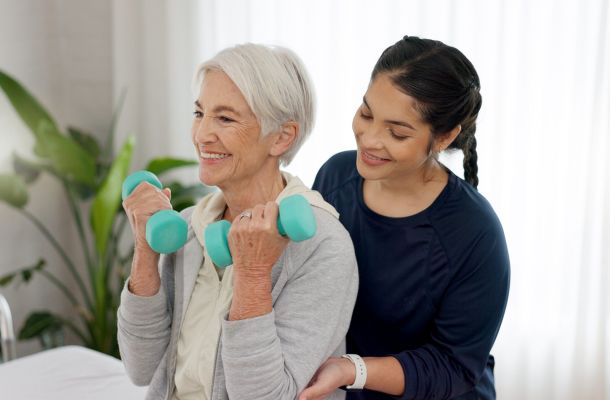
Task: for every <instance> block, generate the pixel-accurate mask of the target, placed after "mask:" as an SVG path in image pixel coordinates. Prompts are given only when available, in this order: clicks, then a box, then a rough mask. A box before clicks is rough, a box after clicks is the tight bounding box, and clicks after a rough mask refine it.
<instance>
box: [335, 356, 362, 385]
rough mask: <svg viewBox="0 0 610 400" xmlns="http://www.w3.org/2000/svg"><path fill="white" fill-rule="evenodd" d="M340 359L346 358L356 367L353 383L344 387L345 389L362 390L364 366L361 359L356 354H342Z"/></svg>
mask: <svg viewBox="0 0 610 400" xmlns="http://www.w3.org/2000/svg"><path fill="white" fill-rule="evenodd" d="M341 357H343V358H347V359H348V360H350V361H351V362H352V363H354V366H355V367H356V379H355V380H354V383H353V384H351V385H348V386H346V387H345V388H346V389H363V388H364V384H365V383H366V364H365V363H364V360H363V359H362V357H360V356H359V355H358V354H344V355H342V356H341Z"/></svg>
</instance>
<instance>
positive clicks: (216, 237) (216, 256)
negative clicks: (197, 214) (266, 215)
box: [203, 194, 316, 268]
mask: <svg viewBox="0 0 610 400" xmlns="http://www.w3.org/2000/svg"><path fill="white" fill-rule="evenodd" d="M229 229H231V223H230V222H229V221H226V220H222V221H218V222H214V223H213V224H210V225H208V226H207V228H206V229H205V232H204V235H203V236H204V240H205V247H206V249H207V251H208V254H209V255H210V258H211V259H212V262H214V264H216V266H218V267H219V268H225V267H227V266H229V265H231V264H233V258H232V257H231V251H230V250H229V241H228V236H229ZM277 231H278V232H279V234H280V235H282V236H288V237H289V238H290V239H291V240H292V241H295V242H301V241H303V240H307V239H309V238H311V237H313V235H315V234H316V218H315V217H314V215H313V210H312V209H311V205H310V204H309V202H308V201H307V200H306V199H305V197H303V196H301V195H299V194H295V195H292V196H288V197H286V198H284V199H283V200H282V201H280V205H279V215H278V218H277Z"/></svg>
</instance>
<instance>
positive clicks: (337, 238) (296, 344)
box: [118, 185, 358, 400]
mask: <svg viewBox="0 0 610 400" xmlns="http://www.w3.org/2000/svg"><path fill="white" fill-rule="evenodd" d="M287 189H289V188H288V187H287ZM299 191H301V192H302V193H303V194H304V195H305V197H306V198H307V199H308V200H309V201H310V202H311V203H312V205H313V206H314V207H313V209H314V215H315V218H316V222H317V225H318V230H317V233H316V235H315V236H314V237H313V238H311V239H309V240H306V241H303V242H299V243H294V242H290V244H289V245H288V246H287V247H286V250H285V251H284V253H283V254H282V256H281V257H280V259H279V260H278V261H277V263H276V264H275V265H274V267H273V270H272V272H271V274H272V283H273V289H272V298H273V311H272V312H271V313H269V314H267V315H263V316H260V317H256V318H251V319H246V320H241V321H228V320H227V318H226V317H225V318H224V319H223V321H222V329H221V334H220V336H221V337H220V341H219V345H218V351H217V356H216V363H215V369H214V380H213V386H212V399H214V400H220V399H223V400H224V399H231V400H238V399H248V400H255V399H261V400H263V399H268V400H281V399H294V398H296V396H298V394H299V393H300V392H301V391H302V390H303V389H304V388H305V386H306V385H307V383H308V382H309V380H310V379H311V377H312V376H313V374H314V373H315V371H316V370H317V368H318V367H319V366H320V365H321V364H322V363H323V362H324V361H325V360H326V359H327V358H328V357H330V356H338V355H341V354H343V353H344V352H345V334H346V332H347V329H348V327H349V322H350V319H351V315H352V310H353V307H354V303H355V300H356V294H357V290H358V272H357V266H356V259H355V255H354V249H353V245H352V242H351V239H350V237H349V234H348V233H347V231H346V230H345V228H343V226H342V225H341V223H340V222H339V221H338V220H337V218H336V215H333V213H332V212H330V211H329V207H330V206H329V205H328V204H326V203H325V204H322V203H319V202H322V201H323V200H322V199H321V197H319V198H318V197H317V196H316V195H317V193H315V192H311V191H309V189H307V188H306V187H305V186H304V185H302V189H296V188H295V186H294V185H290V193H289V194H294V193H297V192H299ZM282 193H283V194H284V195H286V193H284V192H282ZM318 196H319V195H318ZM280 197H282V195H280ZM194 208H195V207H191V208H189V209H186V210H184V211H183V212H182V215H183V217H184V218H185V219H186V220H187V221H189V234H188V240H187V243H186V245H185V246H184V247H183V248H182V249H180V250H179V251H178V252H176V253H173V254H168V255H162V256H161V259H160V262H159V268H160V273H161V281H162V285H161V288H160V290H159V292H158V293H157V294H156V295H154V296H152V297H139V296H136V295H134V294H132V293H130V292H129V291H128V290H127V285H125V287H124V289H123V292H122V293H121V305H120V307H119V311H118V340H119V347H120V350H121V357H122V359H123V363H124V365H125V368H126V370H127V373H128V375H129V377H130V378H131V379H132V381H133V382H134V383H135V384H137V385H149V390H148V393H147V396H146V399H147V400H152V399H163V400H168V399H170V398H171V395H172V392H173V389H174V374H175V368H176V354H177V343H178V338H179V336H180V326H181V322H182V317H183V315H184V311H185V310H186V307H187V306H188V304H185V300H184V299H190V294H191V293H192V291H193V288H194V285H195V281H196V279H197V274H198V270H199V267H200V266H201V265H202V260H203V257H204V251H203V248H202V246H201V244H200V243H199V241H198V240H197V238H196V237H195V234H194V232H193V229H192V225H191V224H190V220H191V215H192V213H193V210H194ZM330 208H332V207H330ZM343 398H344V392H341V391H336V392H335V393H334V394H333V395H332V396H331V399H343Z"/></svg>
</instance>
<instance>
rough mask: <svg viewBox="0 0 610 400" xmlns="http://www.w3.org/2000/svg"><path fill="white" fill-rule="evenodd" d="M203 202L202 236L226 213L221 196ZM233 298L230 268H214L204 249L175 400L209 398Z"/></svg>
mask: <svg viewBox="0 0 610 400" xmlns="http://www.w3.org/2000/svg"><path fill="white" fill-rule="evenodd" d="M204 199H205V200H206V201H205V202H203V203H199V204H198V206H199V205H201V206H202V207H201V210H200V211H201V212H200V213H198V224H197V225H199V227H198V228H197V230H201V232H202V233H203V229H205V227H206V226H207V225H208V224H210V223H212V222H214V221H217V220H219V219H220V218H222V214H223V213H224V209H225V202H224V198H223V197H222V193H220V192H217V193H214V194H212V195H211V196H209V197H206V198H204ZM202 200H203V199H202ZM193 215H194V214H193ZM232 297H233V268H228V269H226V270H224V269H218V268H216V267H215V266H214V264H213V263H212V261H211V260H210V257H209V256H208V254H207V252H206V251H205V248H204V257H203V265H202V267H201V268H200V269H199V274H198V275H197V281H196V283H195V288H194V289H193V294H192V295H191V300H190V302H189V304H188V307H187V310H186V314H185V316H184V320H183V323H182V327H181V330H180V337H179V339H178V354H177V362H176V376H175V384H176V390H175V391H174V397H173V398H174V399H175V400H191V399H192V400H195V399H197V400H209V399H210V398H211V394H212V382H213V379H214V364H215V362H216V350H217V348H218V341H219V339H220V326H221V319H222V318H224V316H225V315H227V313H228V312H229V307H230V306H231V299H232Z"/></svg>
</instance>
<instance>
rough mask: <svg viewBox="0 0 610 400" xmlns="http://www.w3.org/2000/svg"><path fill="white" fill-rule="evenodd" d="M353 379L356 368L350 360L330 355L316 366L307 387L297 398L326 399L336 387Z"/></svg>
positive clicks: (299, 399)
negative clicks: (316, 369) (316, 368)
mask: <svg viewBox="0 0 610 400" xmlns="http://www.w3.org/2000/svg"><path fill="white" fill-rule="evenodd" d="M355 379H356V369H355V367H354V364H353V363H352V362H351V361H350V360H348V359H346V358H339V357H331V358H329V359H328V360H326V362H324V364H322V365H321V366H320V368H318V371H316V373H315V375H314V376H313V378H311V381H310V382H309V385H308V386H307V388H306V389H305V390H303V391H302V392H301V394H300V395H299V398H298V400H322V399H326V398H327V397H328V396H330V395H331V394H332V392H334V391H335V390H337V388H340V387H341V386H345V385H351V384H352V383H354V380H355Z"/></svg>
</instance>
